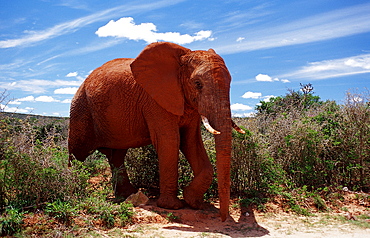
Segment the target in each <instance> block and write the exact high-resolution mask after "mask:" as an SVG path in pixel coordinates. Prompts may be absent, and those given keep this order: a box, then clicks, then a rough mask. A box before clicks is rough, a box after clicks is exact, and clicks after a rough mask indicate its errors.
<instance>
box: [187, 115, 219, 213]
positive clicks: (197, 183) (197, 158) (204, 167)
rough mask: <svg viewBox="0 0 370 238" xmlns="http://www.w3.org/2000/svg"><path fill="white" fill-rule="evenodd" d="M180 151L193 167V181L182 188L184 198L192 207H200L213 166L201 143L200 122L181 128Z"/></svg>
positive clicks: (209, 183)
mask: <svg viewBox="0 0 370 238" xmlns="http://www.w3.org/2000/svg"><path fill="white" fill-rule="evenodd" d="M181 151H182V153H183V154H184V155H185V157H186V159H187V160H188V161H189V163H190V166H191V168H192V169H193V173H194V178H193V181H192V182H191V183H190V185H189V186H187V187H186V188H185V189H184V199H185V201H186V202H187V203H188V204H189V205H190V206H191V207H193V208H196V209H201V208H202V206H203V204H204V203H203V195H204V193H205V192H206V191H207V189H208V188H209V186H210V185H211V182H212V178H213V168H212V164H211V162H210V161H209V158H208V155H207V153H206V150H205V148H204V145H203V141H202V137H201V134H200V123H199V122H197V123H195V124H192V125H190V126H188V127H186V128H183V129H182V133H181Z"/></svg>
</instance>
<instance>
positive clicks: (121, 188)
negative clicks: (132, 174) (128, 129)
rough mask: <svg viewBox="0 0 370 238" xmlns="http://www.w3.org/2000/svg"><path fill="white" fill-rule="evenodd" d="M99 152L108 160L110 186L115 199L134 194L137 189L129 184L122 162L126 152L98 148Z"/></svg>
mask: <svg viewBox="0 0 370 238" xmlns="http://www.w3.org/2000/svg"><path fill="white" fill-rule="evenodd" d="M99 151H100V152H102V153H103V154H105V155H106V156H107V158H108V161H109V165H110V167H111V170H112V184H113V189H114V195H115V197H116V199H117V200H121V199H125V198H127V197H128V196H130V195H131V194H133V193H136V192H137V189H136V188H135V187H134V186H132V184H131V183H130V179H129V177H128V174H127V171H126V168H125V163H124V162H125V156H126V153H127V150H123V149H122V150H117V149H109V148H100V149H99Z"/></svg>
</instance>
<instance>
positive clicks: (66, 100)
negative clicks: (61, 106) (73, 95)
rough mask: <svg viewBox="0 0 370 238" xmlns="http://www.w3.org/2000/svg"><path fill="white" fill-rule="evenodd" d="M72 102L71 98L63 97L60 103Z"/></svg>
mask: <svg viewBox="0 0 370 238" xmlns="http://www.w3.org/2000/svg"><path fill="white" fill-rule="evenodd" d="M71 102H72V99H64V100H63V101H62V103H71Z"/></svg>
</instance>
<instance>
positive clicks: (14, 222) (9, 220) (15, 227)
mask: <svg viewBox="0 0 370 238" xmlns="http://www.w3.org/2000/svg"><path fill="white" fill-rule="evenodd" d="M23 214H24V213H23V212H20V211H19V210H18V209H15V208H12V207H9V208H7V209H6V210H5V212H4V213H3V214H1V215H0V236H11V235H13V234H15V233H17V232H19V231H21V229H22V224H23Z"/></svg>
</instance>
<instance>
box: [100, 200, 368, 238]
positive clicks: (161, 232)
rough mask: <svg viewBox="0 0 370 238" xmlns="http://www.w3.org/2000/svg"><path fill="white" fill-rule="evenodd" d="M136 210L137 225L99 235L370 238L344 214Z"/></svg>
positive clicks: (152, 205)
mask: <svg viewBox="0 0 370 238" xmlns="http://www.w3.org/2000/svg"><path fill="white" fill-rule="evenodd" d="M135 210H136V215H135V218H134V224H135V225H132V226H130V227H128V228H127V229H113V230H110V231H106V232H99V233H100V234H101V235H102V236H105V237H122V236H126V237H232V238H234V237H299V238H305V237H335V238H342V237H343V238H344V237H361V238H366V237H370V229H369V228H361V227H359V226H356V225H354V224H351V222H350V221H345V218H343V219H342V220H338V217H340V216H341V217H344V216H345V214H344V213H343V214H330V215H329V214H324V213H323V214H319V215H316V216H313V217H299V216H297V215H293V214H287V213H277V214H276V213H267V214H266V213H256V212H252V211H247V210H246V209H242V210H240V209H239V208H234V209H233V210H232V211H231V216H230V217H229V218H228V219H227V220H226V221H225V222H221V220H220V217H219V216H218V209H217V204H215V205H214V206H213V205H208V207H207V208H206V209H205V210H193V209H190V208H185V209H181V210H165V209H161V208H158V207H156V206H155V203H154V202H153V201H151V202H150V203H149V204H148V205H145V206H142V207H140V208H135Z"/></svg>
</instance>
